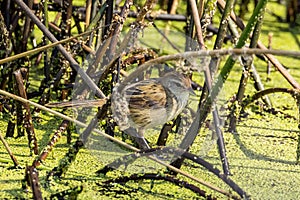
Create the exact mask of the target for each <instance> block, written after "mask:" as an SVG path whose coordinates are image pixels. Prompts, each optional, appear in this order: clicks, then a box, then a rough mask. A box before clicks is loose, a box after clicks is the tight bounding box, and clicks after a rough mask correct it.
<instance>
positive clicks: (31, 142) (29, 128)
mask: <svg viewBox="0 0 300 200" xmlns="http://www.w3.org/2000/svg"><path fill="white" fill-rule="evenodd" d="M23 71H24V69H23ZM14 75H15V78H16V83H17V86H18V92H19V95H20V96H21V97H22V98H24V99H27V94H26V91H25V87H24V84H23V77H22V71H21V69H18V70H16V71H15V72H14ZM23 107H24V108H25V119H24V127H25V129H26V132H27V136H28V146H29V149H30V150H31V151H33V152H34V154H35V155H37V154H38V144H37V139H36V137H35V131H34V127H33V123H32V117H31V112H30V107H29V104H28V103H23Z"/></svg>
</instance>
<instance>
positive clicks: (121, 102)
mask: <svg viewBox="0 0 300 200" xmlns="http://www.w3.org/2000/svg"><path fill="white" fill-rule="evenodd" d="M190 94H193V95H194V94H195V93H194V91H193V89H192V85H191V80H190V79H189V78H188V77H187V76H185V75H182V74H180V73H178V72H175V71H172V72H168V73H166V74H165V75H164V76H162V77H159V78H150V79H146V80H142V81H138V82H136V83H131V84H128V85H127V86H125V87H124V88H123V89H122V90H121V91H119V90H118V87H115V89H114V91H113V93H112V114H113V118H114V120H115V121H116V122H117V124H118V126H119V127H120V130H122V131H125V132H126V133H128V134H130V135H132V136H134V137H136V138H137V139H136V141H137V143H138V144H139V146H140V147H141V148H142V149H148V148H149V146H148V144H147V142H146V140H145V138H144V133H145V131H146V130H147V129H151V128H154V127H156V126H159V125H163V124H165V123H167V122H169V121H171V120H173V119H174V118H176V117H177V116H178V115H179V114H180V113H181V112H182V110H183V109H184V108H185V107H186V105H187V103H188V100H189V95H190ZM132 128H135V129H136V131H135V130H134V129H132Z"/></svg>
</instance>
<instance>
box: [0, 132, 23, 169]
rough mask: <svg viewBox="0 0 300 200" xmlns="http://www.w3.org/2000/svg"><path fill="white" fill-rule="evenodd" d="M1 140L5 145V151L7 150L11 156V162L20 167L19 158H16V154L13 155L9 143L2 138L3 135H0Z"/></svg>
mask: <svg viewBox="0 0 300 200" xmlns="http://www.w3.org/2000/svg"><path fill="white" fill-rule="evenodd" d="M0 140H1V142H2V143H3V145H4V147H5V149H6V151H7V152H8V154H9V156H10V158H11V160H12V161H13V163H14V165H15V167H17V166H19V163H18V161H17V158H16V157H15V156H14V154H13V152H12V151H11V149H10V147H9V145H8V143H7V142H6V140H5V139H4V137H3V136H2V134H1V133H0Z"/></svg>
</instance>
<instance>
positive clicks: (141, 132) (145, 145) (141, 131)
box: [135, 129, 150, 149]
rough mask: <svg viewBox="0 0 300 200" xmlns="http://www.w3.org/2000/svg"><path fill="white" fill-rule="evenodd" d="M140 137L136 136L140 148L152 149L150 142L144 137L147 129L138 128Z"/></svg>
mask: <svg viewBox="0 0 300 200" xmlns="http://www.w3.org/2000/svg"><path fill="white" fill-rule="evenodd" d="M137 133H138V137H135V141H136V143H137V144H138V145H139V148H140V149H150V146H149V145H148V142H147V141H146V139H145V137H144V133H145V130H144V129H139V130H138V132H137Z"/></svg>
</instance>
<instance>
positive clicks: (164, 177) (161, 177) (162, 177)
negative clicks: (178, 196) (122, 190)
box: [99, 173, 216, 199]
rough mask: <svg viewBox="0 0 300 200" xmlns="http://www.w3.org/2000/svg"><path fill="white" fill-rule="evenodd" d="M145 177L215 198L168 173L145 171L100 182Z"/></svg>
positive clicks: (124, 180) (106, 182)
mask: <svg viewBox="0 0 300 200" xmlns="http://www.w3.org/2000/svg"><path fill="white" fill-rule="evenodd" d="M147 179H150V180H164V181H168V182H170V183H173V184H175V185H177V186H180V187H184V188H186V189H189V190H191V191H193V192H195V193H197V194H199V195H200V196H202V197H205V199H216V198H213V197H212V196H211V195H208V194H206V192H205V191H203V190H201V189H200V188H199V187H197V186H196V185H194V184H191V183H188V182H186V181H183V180H180V179H177V178H174V177H173V176H170V175H161V174H156V173H146V174H143V175H141V174H132V175H130V176H124V177H119V178H116V179H111V180H108V181H105V182H103V183H102V184H111V183H126V182H128V181H136V180H147ZM99 185H100V184H99ZM101 186H102V185H101Z"/></svg>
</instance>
